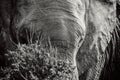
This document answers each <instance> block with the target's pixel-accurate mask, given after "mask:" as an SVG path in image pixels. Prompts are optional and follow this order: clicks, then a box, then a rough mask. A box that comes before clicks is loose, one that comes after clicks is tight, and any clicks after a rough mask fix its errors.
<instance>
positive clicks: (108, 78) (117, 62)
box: [100, 4, 120, 80]
mask: <svg viewBox="0 0 120 80" xmlns="http://www.w3.org/2000/svg"><path fill="white" fill-rule="evenodd" d="M116 8H117V10H116V11H117V18H118V19H119V21H120V4H117V6H116ZM117 33H118V36H116V35H113V40H114V41H113V40H111V41H110V44H109V46H108V47H107V50H106V53H107V52H108V55H109V59H108V61H106V64H105V66H104V69H103V71H102V74H101V77H100V80H120V25H119V26H118V27H117ZM113 46H115V48H113Z"/></svg>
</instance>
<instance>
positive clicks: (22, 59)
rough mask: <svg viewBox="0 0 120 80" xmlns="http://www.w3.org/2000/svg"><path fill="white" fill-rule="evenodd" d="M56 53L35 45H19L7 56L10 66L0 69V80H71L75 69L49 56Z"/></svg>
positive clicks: (53, 50) (67, 63)
mask: <svg viewBox="0 0 120 80" xmlns="http://www.w3.org/2000/svg"><path fill="white" fill-rule="evenodd" d="M56 52H57V51H56V50H55V49H53V48H44V47H43V46H42V45H38V44H37V43H35V44H29V45H25V44H22V45H20V44H19V45H18V48H17V49H16V50H15V51H9V53H8V54H7V57H8V60H9V62H11V65H10V66H9V67H6V68H4V69H3V68H2V69H0V80H72V77H73V76H72V75H73V74H74V73H73V70H74V68H75V67H73V66H72V64H71V63H70V62H64V61H62V60H58V59H57V58H56V57H55V56H50V54H55V53H56Z"/></svg>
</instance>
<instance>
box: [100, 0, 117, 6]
mask: <svg viewBox="0 0 120 80" xmlns="http://www.w3.org/2000/svg"><path fill="white" fill-rule="evenodd" d="M99 1H100V2H101V3H103V4H105V5H113V3H114V1H115V0H99Z"/></svg>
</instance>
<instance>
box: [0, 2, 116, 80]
mask: <svg viewBox="0 0 120 80" xmlns="http://www.w3.org/2000/svg"><path fill="white" fill-rule="evenodd" d="M116 26H117V22H116V0H1V1H0V29H1V36H2V38H1V39H2V41H3V42H5V45H6V46H5V47H6V48H7V49H10V50H11V49H13V47H14V44H18V43H21V44H28V43H29V42H32V41H35V40H37V39H38V37H39V35H40V34H42V36H43V38H44V40H43V44H44V43H45V42H46V41H47V39H48V38H49V40H50V42H51V45H52V46H54V47H56V48H57V49H58V52H59V54H57V56H58V58H59V59H61V60H64V61H70V62H72V64H73V65H74V66H76V69H75V71H74V72H75V74H74V80H99V77H100V75H101V71H102V69H103V67H104V64H105V59H106V54H105V50H106V48H107V46H108V44H109V42H110V40H111V38H112V35H111V33H113V30H114V29H115V28H116ZM0 44H2V43H0Z"/></svg>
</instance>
